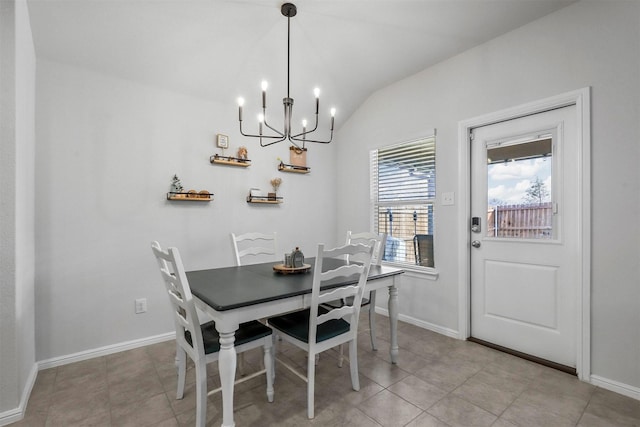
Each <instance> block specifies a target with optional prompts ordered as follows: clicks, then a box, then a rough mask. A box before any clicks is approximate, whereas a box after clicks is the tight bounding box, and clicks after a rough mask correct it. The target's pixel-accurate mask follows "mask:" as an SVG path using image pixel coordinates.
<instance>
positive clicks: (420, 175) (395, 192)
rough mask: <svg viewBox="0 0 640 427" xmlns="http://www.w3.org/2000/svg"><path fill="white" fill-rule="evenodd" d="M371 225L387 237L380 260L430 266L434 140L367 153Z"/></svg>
mask: <svg viewBox="0 0 640 427" xmlns="http://www.w3.org/2000/svg"><path fill="white" fill-rule="evenodd" d="M371 200H372V215H373V227H374V230H376V231H377V232H378V233H385V234H386V235H387V244H386V247H385V252H384V260H385V261H388V262H393V263H398V264H404V265H407V264H408V265H413V266H423V267H434V266H435V263H434V259H433V230H434V227H433V206H434V203H435V200H436V141H435V137H429V138H424V139H420V140H417V141H411V142H405V143H401V144H396V145H392V146H388V147H384V148H380V149H378V150H373V151H371Z"/></svg>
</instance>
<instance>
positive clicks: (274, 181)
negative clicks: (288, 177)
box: [267, 178, 282, 200]
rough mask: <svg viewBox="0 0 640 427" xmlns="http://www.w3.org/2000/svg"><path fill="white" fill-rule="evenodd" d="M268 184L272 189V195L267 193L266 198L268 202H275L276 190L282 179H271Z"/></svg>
mask: <svg viewBox="0 0 640 427" xmlns="http://www.w3.org/2000/svg"><path fill="white" fill-rule="evenodd" d="M270 182H271V186H272V187H273V193H269V194H267V196H268V197H269V200H276V195H277V193H278V188H279V187H280V184H282V178H272V179H271V181H270Z"/></svg>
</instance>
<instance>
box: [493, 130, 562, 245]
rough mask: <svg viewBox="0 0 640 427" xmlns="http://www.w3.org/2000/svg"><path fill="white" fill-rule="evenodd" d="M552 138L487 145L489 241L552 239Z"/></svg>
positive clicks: (544, 137)
mask: <svg viewBox="0 0 640 427" xmlns="http://www.w3.org/2000/svg"><path fill="white" fill-rule="evenodd" d="M552 146H553V144H552V137H551V136H550V135H545V136H542V137H537V138H535V139H533V140H531V139H529V140H526V141H503V142H492V143H488V144H487V226H486V236H487V237H498V238H510V239H552V238H553V236H554V230H553V213H554V212H553V203H552V200H553V199H552V189H553V186H552V176H553V175H552V170H553V168H552V166H553V149H552Z"/></svg>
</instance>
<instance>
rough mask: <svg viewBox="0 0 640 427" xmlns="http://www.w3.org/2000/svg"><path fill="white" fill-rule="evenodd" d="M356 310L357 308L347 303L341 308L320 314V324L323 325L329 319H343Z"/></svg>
mask: <svg viewBox="0 0 640 427" xmlns="http://www.w3.org/2000/svg"><path fill="white" fill-rule="evenodd" d="M354 312H355V308H354V307H353V306H349V305H345V306H344V307H340V308H334V309H333V310H331V311H330V312H328V313H325V314H321V315H319V316H318V325H321V324H323V323H324V322H328V321H329V320H333V319H342V318H344V317H347V316H351V315H353V313H354Z"/></svg>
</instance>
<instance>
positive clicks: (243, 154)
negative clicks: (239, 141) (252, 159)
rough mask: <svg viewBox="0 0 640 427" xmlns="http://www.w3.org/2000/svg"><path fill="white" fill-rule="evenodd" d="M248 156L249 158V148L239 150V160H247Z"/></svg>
mask: <svg viewBox="0 0 640 427" xmlns="http://www.w3.org/2000/svg"><path fill="white" fill-rule="evenodd" d="M247 156H248V151H247V147H244V146H242V147H240V148H238V159H240V160H247Z"/></svg>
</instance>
